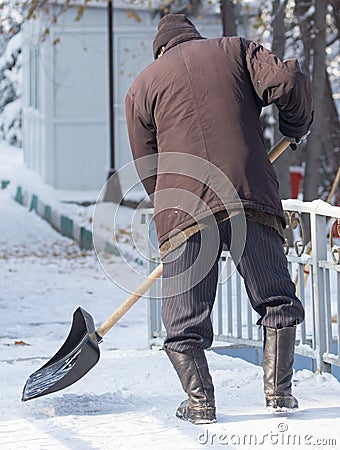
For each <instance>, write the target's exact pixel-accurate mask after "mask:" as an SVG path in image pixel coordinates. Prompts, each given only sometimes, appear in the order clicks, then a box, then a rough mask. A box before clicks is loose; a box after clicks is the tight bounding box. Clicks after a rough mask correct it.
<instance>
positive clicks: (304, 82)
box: [242, 39, 313, 138]
mask: <svg viewBox="0 0 340 450" xmlns="http://www.w3.org/2000/svg"><path fill="white" fill-rule="evenodd" d="M242 40H243V45H244V46H245V57H246V64H247V69H248V72H249V75H250V78H251V82H252V84H253V87H254V90H255V92H256V94H257V96H258V98H259V100H260V103H261V106H268V105H270V104H272V103H274V104H275V105H276V106H277V108H278V110H279V128H280V131H281V133H282V134H283V135H284V136H289V137H293V138H298V137H302V136H304V135H305V134H306V133H307V131H308V130H309V127H310V125H311V123H312V120H313V102H312V90H311V81H310V77H309V76H308V75H307V74H305V73H303V72H301V70H300V66H299V63H298V61H297V60H296V59H295V58H293V59H288V60H285V61H281V60H280V59H279V58H278V57H277V56H275V55H274V54H273V53H271V52H270V51H269V50H267V49H266V48H264V47H262V45H260V44H257V43H255V42H252V41H248V40H246V39H242Z"/></svg>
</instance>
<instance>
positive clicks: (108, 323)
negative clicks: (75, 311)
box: [97, 264, 163, 337]
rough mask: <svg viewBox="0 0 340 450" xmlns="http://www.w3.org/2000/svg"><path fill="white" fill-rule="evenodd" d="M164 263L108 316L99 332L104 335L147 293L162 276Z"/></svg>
mask: <svg viewBox="0 0 340 450" xmlns="http://www.w3.org/2000/svg"><path fill="white" fill-rule="evenodd" d="M162 272H163V264H159V265H158V266H157V267H156V269H155V270H154V271H153V272H151V273H150V275H148V277H147V278H146V279H145V280H144V281H143V282H142V283H141V284H140V285H139V286H138V288H137V289H136V290H135V292H133V293H132V294H131V295H129V297H128V298H127V299H126V300H125V301H124V302H123V303H122V304H121V305H120V306H119V307H118V308H117V309H116V310H115V311H114V312H113V313H112V314H111V316H110V317H108V318H107V319H106V320H105V321H104V322H103V323H102V324H101V325H100V327H99V328H98V330H97V333H98V334H99V336H101V337H103V336H104V335H105V334H106V333H107V332H108V331H109V330H110V329H111V328H112V327H113V325H115V324H116V323H117V322H118V320H119V319H120V318H121V317H123V316H124V314H126V313H127V311H128V310H129V309H130V308H131V307H132V306H133V305H134V304H135V303H136V302H137V301H138V300H139V299H140V298H141V297H142V296H143V295H144V294H145V292H146V291H147V290H148V289H149V288H150V287H151V286H152V285H153V284H154V282H155V281H156V280H157V279H158V278H160V277H161V275H162Z"/></svg>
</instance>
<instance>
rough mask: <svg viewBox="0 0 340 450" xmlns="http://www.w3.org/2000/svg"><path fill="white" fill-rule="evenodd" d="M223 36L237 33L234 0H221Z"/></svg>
mask: <svg viewBox="0 0 340 450" xmlns="http://www.w3.org/2000/svg"><path fill="white" fill-rule="evenodd" d="M220 5H221V16H222V27H223V36H235V35H236V22H235V6H234V3H233V2H232V0H221V1H220Z"/></svg>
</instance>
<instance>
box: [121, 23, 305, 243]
mask: <svg viewBox="0 0 340 450" xmlns="http://www.w3.org/2000/svg"><path fill="white" fill-rule="evenodd" d="M165 18H167V19H166V20H164V19H165ZM165 18H164V19H162V20H161V21H160V24H159V27H158V29H159V31H158V33H157V35H156V37H155V40H154V57H155V58H156V57H157V54H158V52H159V49H160V48H161V47H162V46H165V51H164V54H163V56H161V57H160V58H158V59H156V60H155V61H154V62H153V63H151V64H150V65H149V66H148V67H147V68H146V69H145V70H144V71H143V72H142V73H141V74H140V75H139V76H138V77H137V78H136V80H135V81H134V83H133V85H132V86H131V88H130V90H129V91H128V93H127V96H126V118H127V126H128V133H129V139H130V145H131V150H132V153H133V157H134V160H135V164H136V168H137V171H138V173H139V176H140V178H141V180H142V182H143V185H144V187H145V189H146V191H147V193H148V194H149V196H150V198H151V199H152V200H153V202H154V207H155V211H154V220H155V223H156V228H157V234H158V241H159V244H160V245H162V244H163V243H164V242H165V241H167V240H168V239H169V237H170V236H171V235H174V234H176V233H178V232H179V231H181V230H184V229H185V228H187V227H189V226H191V225H193V224H194V223H197V222H200V221H201V220H204V218H205V217H207V216H209V215H211V214H214V215H215V214H216V213H219V212H221V211H227V212H228V214H229V213H230V212H231V211H233V210H239V209H240V208H249V209H252V210H254V211H259V212H264V213H269V214H273V215H276V216H279V217H280V218H281V220H282V223H283V224H284V221H285V219H284V214H283V210H282V206H281V201H280V197H279V191H278V181H277V178H276V174H275V170H274V168H273V166H272V164H271V163H270V161H269V159H268V156H267V152H266V148H265V144H264V139H263V133H262V129H261V124H260V113H261V109H262V107H264V106H267V105H270V104H275V105H276V107H277V108H278V110H279V126H280V131H281V132H282V134H283V135H285V136H290V137H301V136H303V135H304V134H306V133H307V131H308V129H309V125H310V123H311V121H312V96H311V84H310V79H309V77H308V76H307V75H306V74H304V73H302V72H301V70H300V67H299V64H298V62H297V60H296V59H290V60H286V61H281V60H280V59H279V58H277V57H276V56H275V55H273V54H272V53H271V52H270V51H269V50H267V49H265V48H264V47H262V46H261V45H259V44H257V43H255V42H253V41H250V40H248V39H245V38H242V37H222V38H216V39H205V38H203V37H202V36H201V35H200V34H199V33H198V31H197V30H196V28H195V27H194V25H193V24H192V23H191V22H190V21H186V20H185V19H186V18H185V16H183V15H172V16H171V15H169V16H165ZM162 21H163V22H162ZM162 24H163V25H162ZM165 33H167V35H166V36H165Z"/></svg>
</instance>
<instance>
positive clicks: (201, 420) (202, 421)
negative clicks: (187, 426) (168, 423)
mask: <svg viewBox="0 0 340 450" xmlns="http://www.w3.org/2000/svg"><path fill="white" fill-rule="evenodd" d="M176 417H178V419H181V420H184V421H185V422H189V423H192V424H193V425H209V424H210V423H216V419H212V420H205V419H199V420H195V421H192V420H189V419H187V418H186V417H183V416H182V417H181V416H176Z"/></svg>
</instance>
